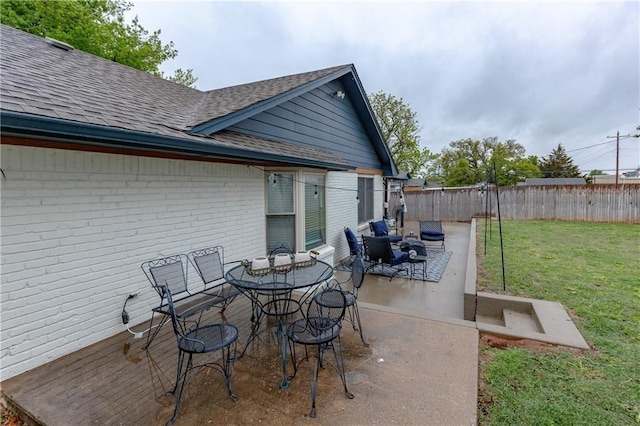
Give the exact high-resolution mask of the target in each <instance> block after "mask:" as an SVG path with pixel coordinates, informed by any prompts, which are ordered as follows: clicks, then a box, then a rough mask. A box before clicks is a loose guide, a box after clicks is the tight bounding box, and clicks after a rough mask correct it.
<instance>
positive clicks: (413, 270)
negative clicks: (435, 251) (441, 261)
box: [409, 254, 427, 281]
mask: <svg viewBox="0 0 640 426" xmlns="http://www.w3.org/2000/svg"><path fill="white" fill-rule="evenodd" d="M419 263H420V264H422V281H426V280H427V256H422V255H419V254H418V255H415V256H414V257H412V258H409V265H410V266H411V267H410V270H411V279H413V277H414V275H415V274H416V265H417V264H419Z"/></svg>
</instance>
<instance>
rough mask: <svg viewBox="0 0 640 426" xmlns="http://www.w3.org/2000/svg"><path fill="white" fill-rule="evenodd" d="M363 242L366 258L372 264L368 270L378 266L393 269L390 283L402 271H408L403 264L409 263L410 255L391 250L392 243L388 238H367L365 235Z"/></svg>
mask: <svg viewBox="0 0 640 426" xmlns="http://www.w3.org/2000/svg"><path fill="white" fill-rule="evenodd" d="M362 241H363V243H364V253H365V256H366V257H367V259H369V261H370V262H371V265H370V266H369V267H368V268H367V270H369V269H373V268H375V267H376V266H381V267H385V266H387V267H389V268H392V269H393V273H392V274H391V277H390V278H389V281H391V280H392V279H393V277H395V276H396V275H397V274H398V273H400V272H401V271H403V270H404V271H407V268H406V267H404V266H403V263H405V262H408V261H409V253H405V252H403V251H401V250H399V249H393V248H391V241H389V239H388V238H387V237H367V236H366V235H363V236H362Z"/></svg>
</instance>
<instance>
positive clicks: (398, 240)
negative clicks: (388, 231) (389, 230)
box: [387, 235, 402, 243]
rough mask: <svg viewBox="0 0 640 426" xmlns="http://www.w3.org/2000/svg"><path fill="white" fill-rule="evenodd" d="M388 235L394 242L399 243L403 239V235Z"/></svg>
mask: <svg viewBox="0 0 640 426" xmlns="http://www.w3.org/2000/svg"><path fill="white" fill-rule="evenodd" d="M387 237H388V238H389V241H391V242H392V243H398V242H400V241H402V235H387Z"/></svg>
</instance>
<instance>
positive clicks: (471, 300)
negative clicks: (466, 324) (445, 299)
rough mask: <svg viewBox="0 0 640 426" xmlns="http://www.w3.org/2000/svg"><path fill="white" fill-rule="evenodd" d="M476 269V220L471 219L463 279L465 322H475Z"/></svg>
mask: <svg viewBox="0 0 640 426" xmlns="http://www.w3.org/2000/svg"><path fill="white" fill-rule="evenodd" d="M477 275H478V268H477V264H476V219H475V218H473V219H471V228H470V231H469V246H468V248H467V270H466V276H465V279H464V299H463V312H464V314H463V315H464V319H465V320H467V321H475V320H476V306H477V303H478V301H477V295H476V285H477V280H478V277H477Z"/></svg>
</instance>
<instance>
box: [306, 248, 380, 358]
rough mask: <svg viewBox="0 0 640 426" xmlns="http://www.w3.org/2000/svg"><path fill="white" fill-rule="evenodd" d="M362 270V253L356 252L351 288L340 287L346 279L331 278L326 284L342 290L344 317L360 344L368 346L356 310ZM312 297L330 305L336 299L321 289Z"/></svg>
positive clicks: (325, 304) (352, 266)
mask: <svg viewBox="0 0 640 426" xmlns="http://www.w3.org/2000/svg"><path fill="white" fill-rule="evenodd" d="M364 271H365V267H364V260H363V259H362V254H361V253H357V254H356V257H355V258H354V259H353V262H352V263H351V278H350V282H351V286H352V290H351V291H349V290H345V289H343V288H342V286H343V285H345V284H347V281H345V282H339V281H338V280H336V279H331V280H330V281H329V282H328V284H327V288H335V289H338V290H340V291H341V292H342V294H343V295H344V298H345V302H346V304H347V314H348V315H347V316H346V317H345V319H347V320H348V321H349V322H350V323H351V325H352V326H353V329H354V330H355V331H357V332H358V333H359V334H360V340H362V344H363V345H364V346H369V343H367V342H366V341H365V340H364V336H363V335H362V323H361V322H360V311H359V310H358V291H359V290H360V287H362V283H363V282H364ZM314 298H315V299H316V300H317V302H318V303H319V304H320V305H322V306H331V303H334V302H335V301H336V298H335V297H334V296H333V294H331V293H327V292H322V291H321V292H319V293H317V294H316V295H315V296H314Z"/></svg>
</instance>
